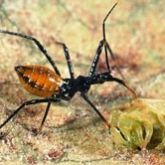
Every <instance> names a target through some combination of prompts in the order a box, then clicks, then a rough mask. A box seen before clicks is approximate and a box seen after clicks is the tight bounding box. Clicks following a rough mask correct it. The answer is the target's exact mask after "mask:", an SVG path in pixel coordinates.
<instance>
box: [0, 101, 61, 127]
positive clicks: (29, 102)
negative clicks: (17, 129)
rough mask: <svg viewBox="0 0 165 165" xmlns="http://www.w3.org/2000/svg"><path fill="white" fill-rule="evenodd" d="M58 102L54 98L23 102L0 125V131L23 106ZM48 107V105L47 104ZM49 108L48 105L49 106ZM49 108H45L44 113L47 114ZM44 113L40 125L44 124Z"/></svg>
mask: <svg viewBox="0 0 165 165" xmlns="http://www.w3.org/2000/svg"><path fill="white" fill-rule="evenodd" d="M59 101H60V100H58V99H57V100H56V99H54V98H44V99H32V100H29V101H26V102H24V103H23V104H22V105H20V106H19V107H18V108H17V109H16V110H15V111H14V112H13V113H12V114H11V115H10V116H9V117H8V118H7V119H6V120H5V121H4V122H3V123H2V124H1V125H0V129H1V128H2V127H3V126H4V125H6V124H7V123H8V122H9V121H10V120H11V119H12V118H13V117H14V116H15V115H16V114H17V113H18V112H20V111H21V110H22V109H23V108H24V107H25V106H27V105H32V104H39V103H47V102H49V103H50V102H59ZM48 105H49V104H48ZM49 106H50V105H49ZM49 106H48V107H47V110H46V113H48V112H47V111H48V110H49ZM46 113H45V116H44V118H43V121H42V124H43V123H44V120H45V118H46V116H47V115H46Z"/></svg>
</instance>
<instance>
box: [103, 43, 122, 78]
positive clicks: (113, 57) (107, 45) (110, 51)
mask: <svg viewBox="0 0 165 165" xmlns="http://www.w3.org/2000/svg"><path fill="white" fill-rule="evenodd" d="M105 47H106V48H107V50H108V52H109V54H110V56H111V58H112V59H113V60H114V61H116V57H115V55H114V53H113V51H112V49H111V47H110V45H109V43H108V42H106V44H105ZM108 63H109V61H108ZM115 67H116V69H117V71H118V73H119V74H120V76H121V78H122V79H124V80H125V78H124V75H123V74H122V72H121V71H120V68H119V67H118V65H117V64H115Z"/></svg>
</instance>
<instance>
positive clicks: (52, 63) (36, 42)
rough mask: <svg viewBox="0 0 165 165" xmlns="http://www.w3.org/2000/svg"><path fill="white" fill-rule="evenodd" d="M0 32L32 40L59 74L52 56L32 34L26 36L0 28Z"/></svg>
mask: <svg viewBox="0 0 165 165" xmlns="http://www.w3.org/2000/svg"><path fill="white" fill-rule="evenodd" d="M0 33H3V34H8V35H13V36H18V37H21V38H24V39H27V40H31V41H33V42H34V43H35V44H36V46H37V47H38V49H39V50H40V51H41V52H42V53H43V55H44V56H45V57H46V58H47V60H48V61H49V63H50V64H51V65H52V67H53V69H54V71H55V72H56V73H57V74H58V75H59V76H60V72H59V70H58V68H57V66H56V64H55V62H54V61H53V60H52V58H51V57H50V56H49V54H48V52H47V50H46V49H45V48H44V46H43V45H42V44H41V43H40V42H39V41H38V40H37V39H36V38H34V37H32V36H28V35H25V34H22V33H17V32H11V31H7V30H0Z"/></svg>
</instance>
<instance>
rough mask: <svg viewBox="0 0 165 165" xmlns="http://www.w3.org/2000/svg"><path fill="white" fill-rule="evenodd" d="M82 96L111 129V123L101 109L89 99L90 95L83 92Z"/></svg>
mask: <svg viewBox="0 0 165 165" xmlns="http://www.w3.org/2000/svg"><path fill="white" fill-rule="evenodd" d="M81 96H82V98H83V99H84V100H85V101H86V102H87V103H88V104H89V105H90V106H91V107H92V108H93V110H94V111H95V112H96V113H97V114H98V115H99V117H100V118H101V119H102V120H103V121H104V123H105V124H106V126H107V127H108V128H109V129H110V127H111V126H110V124H109V123H108V121H107V120H106V119H105V118H104V116H103V115H102V114H101V113H100V112H99V110H98V109H97V108H96V107H95V105H94V104H93V103H92V102H91V101H90V100H89V98H88V96H87V95H86V94H85V93H81Z"/></svg>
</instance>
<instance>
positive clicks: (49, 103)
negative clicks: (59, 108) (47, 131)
mask: <svg viewBox="0 0 165 165" xmlns="http://www.w3.org/2000/svg"><path fill="white" fill-rule="evenodd" d="M50 106H51V102H48V104H47V107H46V110H45V114H44V117H43V119H42V122H41V125H40V127H39V131H40V132H41V130H42V127H43V125H44V123H45V120H46V117H47V115H48V112H49V109H50Z"/></svg>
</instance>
